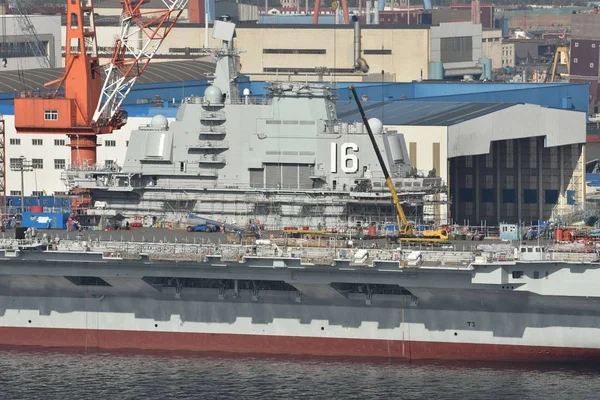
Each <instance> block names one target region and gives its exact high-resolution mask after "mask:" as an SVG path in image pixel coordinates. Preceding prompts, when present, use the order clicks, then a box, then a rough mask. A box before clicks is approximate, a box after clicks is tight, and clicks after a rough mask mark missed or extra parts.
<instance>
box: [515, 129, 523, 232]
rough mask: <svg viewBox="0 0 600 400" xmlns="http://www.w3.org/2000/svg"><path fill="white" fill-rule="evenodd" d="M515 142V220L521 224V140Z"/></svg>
mask: <svg viewBox="0 0 600 400" xmlns="http://www.w3.org/2000/svg"><path fill="white" fill-rule="evenodd" d="M515 141H516V142H517V219H518V221H519V224H521V222H522V221H521V219H522V218H523V185H522V182H521V167H522V166H521V162H522V157H521V139H515Z"/></svg>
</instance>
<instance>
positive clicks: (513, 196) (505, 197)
mask: <svg viewBox="0 0 600 400" xmlns="http://www.w3.org/2000/svg"><path fill="white" fill-rule="evenodd" d="M500 194H501V196H500V201H501V203H503V204H513V203H516V202H517V189H502V191H501V192H500ZM542 194H543V198H542V200H543V202H544V204H558V198H559V191H558V190H552V189H547V190H544V191H543V193H542ZM566 194H567V196H566V197H567V204H569V205H573V204H575V203H576V198H575V194H576V193H575V191H574V190H567V193H566ZM474 200H475V190H474V189H469V188H461V189H459V201H460V202H473V201H474ZM538 200H539V198H538V191H537V190H536V189H524V190H523V192H522V201H523V203H524V204H537V203H538ZM496 201H497V200H496V191H495V190H494V189H481V202H482V203H495V202H496Z"/></svg>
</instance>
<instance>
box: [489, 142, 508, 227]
mask: <svg viewBox="0 0 600 400" xmlns="http://www.w3.org/2000/svg"><path fill="white" fill-rule="evenodd" d="M504 143H506V141H505V142H504ZM492 146H494V148H493V150H492V151H495V152H496V154H495V155H494V162H495V164H496V222H497V223H498V224H500V222H502V221H501V219H500V218H501V214H500V205H501V204H502V184H501V182H500V170H501V169H502V167H501V166H500V142H496V143H494V142H492Z"/></svg>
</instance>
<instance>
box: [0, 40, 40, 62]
mask: <svg viewBox="0 0 600 400" xmlns="http://www.w3.org/2000/svg"><path fill="white" fill-rule="evenodd" d="M48 44H49V42H48V41H47V40H44V41H42V42H39V43H38V44H33V43H27V41H23V42H7V41H4V42H3V43H0V54H2V57H6V58H8V59H10V58H25V57H37V56H38V54H39V53H41V54H43V55H44V56H48V55H49V53H48V48H49V47H50V46H49V45H48ZM34 46H35V47H34ZM36 47H37V49H35V48H36Z"/></svg>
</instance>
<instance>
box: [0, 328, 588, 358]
mask: <svg viewBox="0 0 600 400" xmlns="http://www.w3.org/2000/svg"><path fill="white" fill-rule="evenodd" d="M0 345H4V346H41V347H63V348H65V347H71V348H84V349H89V350H158V351H194V352H227V353H246V354H252V353H255V354H269V355H274V354H280V355H312V356H336V357H348V356H354V357H378V358H398V359H410V360H433V359H437V360H494V361H514V360H521V361H592V360H593V361H600V349H587V348H569V347H542V346H512V345H497V344H475V343H452V342H446V343H441V342H422V341H401V340H370V339H338V338H327V337H300V336H266V335H265V336H262V335H237V334H211V333H173V332H146V331H116V330H115V331H111V330H85V329H59V328H9V327H0Z"/></svg>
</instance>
